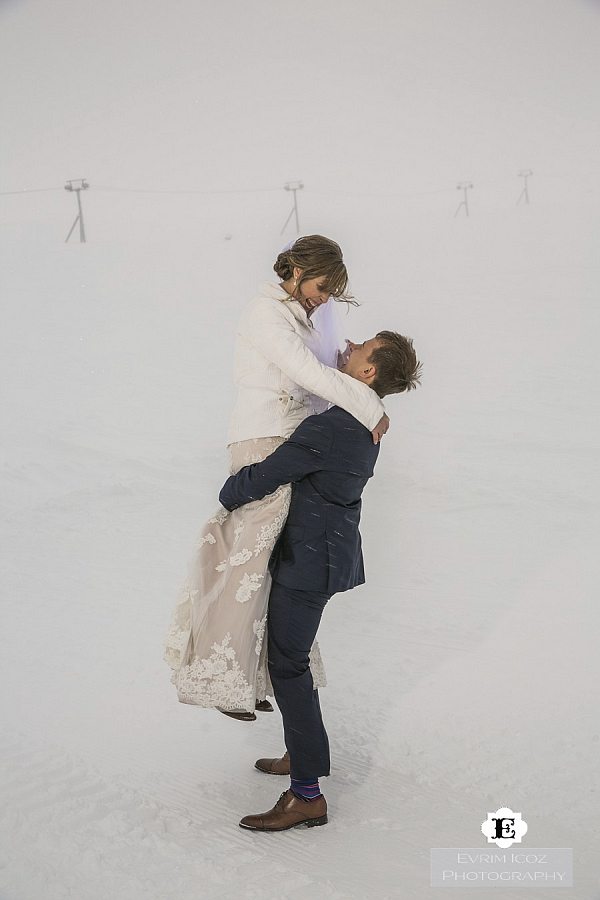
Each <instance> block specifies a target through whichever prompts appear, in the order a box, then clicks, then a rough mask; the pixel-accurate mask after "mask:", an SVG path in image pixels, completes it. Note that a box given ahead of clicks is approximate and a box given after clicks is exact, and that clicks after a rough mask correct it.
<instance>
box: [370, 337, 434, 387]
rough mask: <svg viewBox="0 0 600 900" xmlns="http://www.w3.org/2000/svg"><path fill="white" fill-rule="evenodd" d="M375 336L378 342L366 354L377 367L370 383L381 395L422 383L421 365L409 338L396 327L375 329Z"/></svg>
mask: <svg viewBox="0 0 600 900" xmlns="http://www.w3.org/2000/svg"><path fill="white" fill-rule="evenodd" d="M375 337H376V338H377V340H378V341H380V346H379V347H377V348H376V349H375V350H373V351H372V352H371V356H370V357H369V362H370V363H373V365H374V366H375V368H376V370H377V374H376V376H375V378H374V380H373V381H372V382H371V383H370V387H372V388H373V390H374V391H375V393H376V394H378V395H379V396H380V397H386V396H387V395H388V394H401V393H402V392H403V391H412V390H413V389H414V388H416V386H417V385H418V384H420V383H421V368H422V366H421V363H420V362H419V360H418V359H417V354H416V353H415V350H414V347H413V342H412V339H411V338H408V337H404V335H402V334H398V332H397V331H378V332H377V334H376V335H375Z"/></svg>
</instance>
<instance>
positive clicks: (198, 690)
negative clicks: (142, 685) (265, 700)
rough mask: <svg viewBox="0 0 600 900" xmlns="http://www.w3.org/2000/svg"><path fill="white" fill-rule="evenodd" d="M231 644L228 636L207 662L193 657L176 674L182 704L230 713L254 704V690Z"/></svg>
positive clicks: (229, 635) (218, 645) (228, 635)
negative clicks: (216, 708)
mask: <svg viewBox="0 0 600 900" xmlns="http://www.w3.org/2000/svg"><path fill="white" fill-rule="evenodd" d="M230 641H231V634H230V633H229V632H228V633H227V634H226V635H225V637H224V638H223V640H222V641H221V643H220V644H218V643H214V644H213V645H212V650H213V652H212V653H211V655H210V656H209V657H208V659H198V657H194V658H193V660H192V662H191V664H190V665H187V666H182V668H181V669H180V670H179V672H177V673H176V681H175V684H176V685H177V691H178V695H179V699H180V701H181V702H182V703H193V704H194V705H196V706H207V707H210V706H223V707H225V708H227V709H238V708H239V709H243V708H244V707H247V706H248V705H252V704H253V702H254V688H253V687H252V686H251V685H249V684H248V682H247V680H246V678H245V676H244V673H243V671H242V670H241V668H240V666H239V663H238V662H237V660H236V658H235V650H234V649H233V647H230V646H229V643H230Z"/></svg>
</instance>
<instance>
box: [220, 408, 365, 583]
mask: <svg viewBox="0 0 600 900" xmlns="http://www.w3.org/2000/svg"><path fill="white" fill-rule="evenodd" d="M378 455H379V445H378V444H374V443H373V438H372V436H371V432H370V431H369V430H368V429H367V428H365V427H364V425H361V424H360V422H358V420H357V419H355V418H354V417H353V416H351V415H350V413H347V412H346V411H345V410H343V409H341V408H340V407H339V406H333V407H332V408H331V409H329V410H327V411H326V412H324V413H321V414H320V415H317V416H309V417H308V418H307V419H305V420H304V422H302V423H301V425H299V426H298V428H296V430H295V431H294V433H293V434H292V435H291V437H290V438H289V439H288V440H287V441H286V442H285V443H283V444H282V445H281V446H280V447H278V448H277V450H275V452H274V453H272V454H271V455H270V456H268V457H267V458H266V459H265V460H263V462H260V463H255V464H254V465H251V466H245V467H244V468H243V469H240V471H239V472H238V473H237V474H236V475H232V476H231V477H230V478H228V479H227V481H226V482H225V484H224V485H223V488H222V490H221V493H220V494H219V500H220V502H221V503H222V505H223V506H224V507H225V508H226V509H229V510H232V509H237V508H238V507H239V506H242V505H243V504H244V503H250V502H251V501H252V500H259V499H262V498H263V497H265V496H266V495H267V494H272V493H273V492H274V491H276V490H277V488H278V487H280V485H283V484H289V483H290V482H291V483H292V498H291V503H290V510H289V514H288V518H287V522H286V524H285V526H284V529H283V531H282V533H281V535H280V537H279V540H278V542H277V544H276V546H275V549H274V550H273V554H272V556H271V562H270V566H269V568H270V571H271V574H272V576H273V580H274V581H277V582H279V583H280V584H283V585H286V586H287V587H291V588H296V589H297V590H304V591H319V592H322V593H328V594H329V595H331V594H335V593H338V592H339V591H347V590H350V588H353V587H355V586H356V585H357V584H363V583H364V580H365V573H364V565H363V555H362V544H361V537H360V532H359V529H358V526H359V522H360V511H361V494H362V492H363V488H364V486H365V485H366V483H367V481H368V480H369V478H370V477H371V476H372V475H373V469H374V466H375V462H376V460H377V457H378Z"/></svg>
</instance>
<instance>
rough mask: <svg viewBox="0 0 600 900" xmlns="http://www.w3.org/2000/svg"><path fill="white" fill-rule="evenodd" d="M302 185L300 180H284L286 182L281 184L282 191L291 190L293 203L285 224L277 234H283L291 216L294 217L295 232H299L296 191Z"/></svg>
mask: <svg viewBox="0 0 600 900" xmlns="http://www.w3.org/2000/svg"><path fill="white" fill-rule="evenodd" d="M303 187H304V185H303V184H302V182H301V181H286V183H285V184H284V186H283V189H284V191H292V193H293V195H294V205H293V206H292V209H291V212H290V214H289V216H288V217H287V219H286V220H285V225H284V226H283V228H282V229H281V231H280V232H279V234H283V232H284V231H285V229H286V228H287V227H288V224H289V221H290V219H291V218H292V216H295V217H296V234H300V220H299V218H298V198H297V193H298V191H301V190H302V188H303Z"/></svg>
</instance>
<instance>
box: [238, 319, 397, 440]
mask: <svg viewBox="0 0 600 900" xmlns="http://www.w3.org/2000/svg"><path fill="white" fill-rule="evenodd" d="M276 302H277V301H274V303H273V304H260V305H258V304H257V305H256V306H255V307H254V309H253V310H252V314H251V316H249V317H248V318H246V320H245V323H244V329H243V335H244V337H245V338H247V340H249V341H250V343H251V344H252V345H253V346H254V347H255V348H256V350H258V352H259V353H261V354H262V355H263V356H264V357H265V358H266V359H268V360H269V362H272V363H274V364H275V365H276V366H277V367H278V368H280V369H281V371H282V372H283V373H284V374H285V375H287V377H288V378H291V380H292V381H294V382H295V383H296V384H298V385H300V387H303V388H304V389H305V390H307V391H310V392H311V393H312V394H316V395H317V396H318V397H323V398H324V399H325V400H328V401H329V403H334V404H335V405H336V406H341V408H342V409H345V410H346V412H349V413H350V415H352V416H354V418H355V419H358V421H359V422H360V423H361V424H362V425H364V426H365V428H368V429H369V431H372V430H373V429H374V428H375V426H376V425H377V423H378V422H379V420H380V419H381V417H382V416H383V415H385V407H384V405H383V403H382V402H381V400H380V398H379V397H378V396H377V394H376V393H375V391H373V390H372V389H371V388H370V387H369V386H368V385H366V384H363V383H362V382H361V381H358V379H356V378H352V376H351V375H344V373H343V372H338V370H337V369H332V368H329V366H324V365H323V364H322V363H320V362H319V360H318V359H317V357H316V356H315V355H314V353H312V352H311V351H310V350H309V349H308V347H307V346H306V345H305V344H304V342H303V341H302V338H301V337H300V335H299V334H298V332H297V331H296V330H295V328H294V327H293V325H292V324H291V322H289V321H288V319H287V317H286V315H285V313H284V312H283V310H278V309H277V306H276V305H275V303H276Z"/></svg>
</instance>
